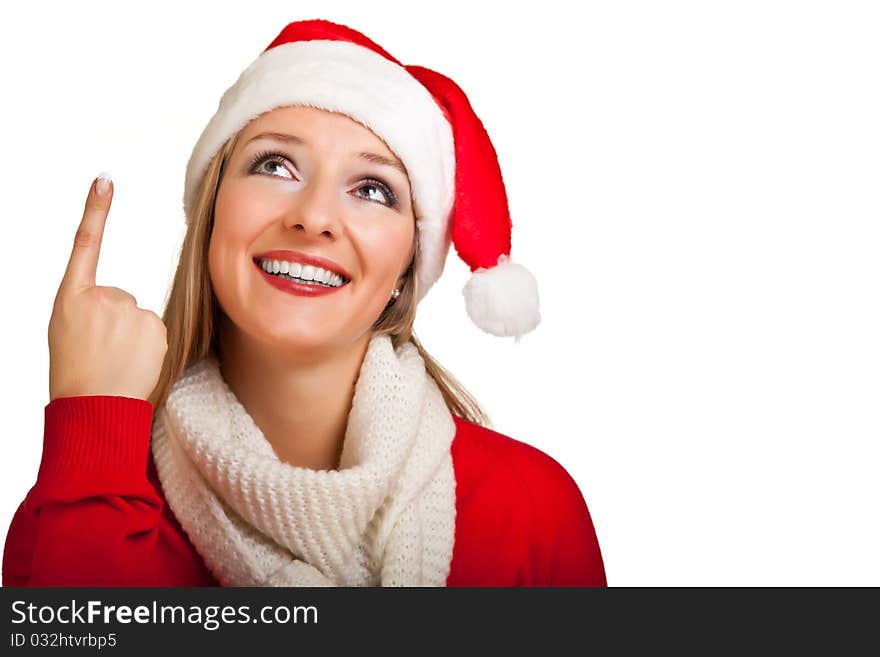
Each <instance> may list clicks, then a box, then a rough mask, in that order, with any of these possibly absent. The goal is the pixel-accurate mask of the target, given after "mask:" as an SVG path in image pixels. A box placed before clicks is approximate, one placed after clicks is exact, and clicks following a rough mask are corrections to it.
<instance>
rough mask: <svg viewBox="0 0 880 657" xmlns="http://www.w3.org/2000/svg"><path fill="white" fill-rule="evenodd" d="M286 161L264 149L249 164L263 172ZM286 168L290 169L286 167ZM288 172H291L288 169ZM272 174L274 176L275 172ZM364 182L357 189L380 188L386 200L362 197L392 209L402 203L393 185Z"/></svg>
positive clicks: (249, 168) (368, 179) (257, 170)
mask: <svg viewBox="0 0 880 657" xmlns="http://www.w3.org/2000/svg"><path fill="white" fill-rule="evenodd" d="M285 162H290V160H289V159H288V158H286V157H285V156H284V155H282V154H281V153H278V152H275V151H262V152H260V153H257V154H256V155H255V156H254V157H253V158H252V159H251V161H250V164H249V165H248V171H249V172H250V173H263V171H261V169H260V167H262V165H263V164H278V165H280V166H282V167H283V165H284V163H285ZM291 164H292V162H291ZM284 170H285V171H288V170H287V169H286V168H285V169H284ZM288 173H290V172H289V171H288ZM270 175H273V176H274V174H270ZM292 176H293V174H291V177H292ZM364 182H365V184H363V185H361V186H360V187H358V188H357V190H355V191H357V192H360V191H361V190H364V189H376V190H379V191H380V192H381V193H382V195H384V197H385V200H384V201H382V200H378V201H377V200H376V199H375V198H373V197H372V196H361V198H363V199H364V200H367V201H372V202H374V203H381V204H382V205H385V206H387V207H389V208H392V209H396V208H397V207H398V205H400V202H399V201H398V199H397V195H396V194H395V193H394V192H393V191H392V190H391V187H389V186H388V185H387V184H385V183H384V182H382V181H381V180H377V179H376V178H367V179H366V180H365V181H364Z"/></svg>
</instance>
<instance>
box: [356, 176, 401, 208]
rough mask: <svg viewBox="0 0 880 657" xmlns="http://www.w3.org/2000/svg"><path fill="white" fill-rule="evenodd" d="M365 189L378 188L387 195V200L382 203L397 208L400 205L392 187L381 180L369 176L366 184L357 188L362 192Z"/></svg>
mask: <svg viewBox="0 0 880 657" xmlns="http://www.w3.org/2000/svg"><path fill="white" fill-rule="evenodd" d="M364 189H378V190H379V191H380V192H382V194H383V195H384V196H385V199H386V201H385V202H382V201H380V203H382V204H383V205H387V206H388V207H389V208H396V207H397V205H398V201H397V196H395V195H394V192H392V191H391V188H390V187H389V186H388V185H386V184H385V183H383V182H382V181H381V180H376V179H375V178H367V180H366V184H365V185H361V186H360V187H358V188H357V191H358V192H360V191H362V190H364Z"/></svg>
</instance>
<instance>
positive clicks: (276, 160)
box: [248, 151, 292, 175]
mask: <svg viewBox="0 0 880 657" xmlns="http://www.w3.org/2000/svg"><path fill="white" fill-rule="evenodd" d="M264 162H269V163H270V164H283V163H284V162H290V160H288V159H287V158H286V157H284V156H283V155H282V154H281V153H273V152H271V151H263V152H261V153H257V154H256V155H255V156H254V158H253V159H252V160H251V163H250V165H249V166H248V171H250V173H261V171H260V166H261V165H262V164H263V163H264ZM285 170H286V169H285ZM291 175H292V174H291Z"/></svg>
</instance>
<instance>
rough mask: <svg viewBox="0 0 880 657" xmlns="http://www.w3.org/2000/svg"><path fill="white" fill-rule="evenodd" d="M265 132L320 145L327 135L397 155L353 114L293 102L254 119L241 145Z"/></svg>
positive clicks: (350, 145)
mask: <svg viewBox="0 0 880 657" xmlns="http://www.w3.org/2000/svg"><path fill="white" fill-rule="evenodd" d="M263 132H277V133H282V134H289V135H296V136H297V137H300V138H301V139H302V140H303V141H304V142H306V143H307V144H312V143H314V144H315V145H317V143H318V141H320V140H321V136H322V135H324V136H326V137H328V138H330V137H332V141H333V142H334V143H344V144H345V145H346V146H347V147H348V148H350V149H351V150H366V149H369V150H372V151H374V152H377V153H380V154H382V155H386V156H388V157H391V158H396V156H395V155H394V153H393V152H392V151H391V149H390V148H388V145H387V144H386V143H385V142H384V141H383V140H382V139H380V138H379V137H378V136H376V134H375V133H374V132H373V131H371V130H370V129H369V128H367V127H366V126H364V125H362V124H361V123H358V122H357V121H355V120H354V119H352V118H351V117H350V116H347V115H345V114H340V113H338V112H331V111H328V110H324V109H319V108H317V107H307V106H303V105H292V106H286V107H277V108H275V109H273V110H271V111H269V112H266V113H265V114H261V115H260V116H258V117H257V118H256V119H254V120H253V121H251V122H250V123H249V124H248V125H247V126H245V128H244V130H242V134H241V142H240V143H241V144H242V145H244V144H247V142H248V141H250V140H251V139H252V138H253V137H255V136H257V135H259V134H261V133H263Z"/></svg>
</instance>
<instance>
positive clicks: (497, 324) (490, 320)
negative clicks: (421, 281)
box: [462, 254, 541, 342]
mask: <svg viewBox="0 0 880 657" xmlns="http://www.w3.org/2000/svg"><path fill="white" fill-rule="evenodd" d="M462 294H464V301H465V308H466V309H467V314H468V315H469V316H470V318H471V321H473V323H474V324H476V325H477V326H479V327H480V328H481V329H483V330H484V331H486V332H487V333H491V334H493V335H497V336H500V337H506V336H511V335H512V336H514V337H515V338H516V341H517V342H519V338H520V336H521V335H523V334H524V333H528V332H529V331H531V330H532V329H534V328H535V327H536V326H537V325H538V323H539V322H540V321H541V314H540V312H539V309H538V282H537V281H536V280H535V277H534V276H533V275H532V273H531V272H530V271H529V270H528V269H526V268H525V267H523V266H522V265H519V264H517V263H515V262H513V261H512V260H511V259H510V258H509V256H507V255H504V254H502V255H501V256H499V258H498V264H497V265H496V266H495V267H492V268H491V269H483V268H480V269H477V270H476V271H475V272H474V273H473V274H472V275H471V278H470V280H469V281H468V282H467V283H466V284H465V286H464V289H463V290H462Z"/></svg>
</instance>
